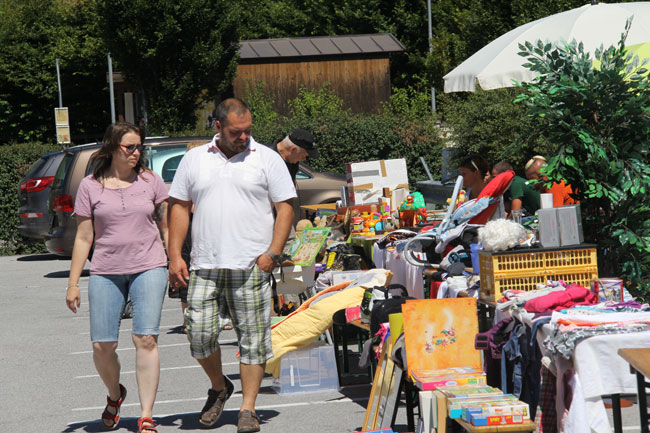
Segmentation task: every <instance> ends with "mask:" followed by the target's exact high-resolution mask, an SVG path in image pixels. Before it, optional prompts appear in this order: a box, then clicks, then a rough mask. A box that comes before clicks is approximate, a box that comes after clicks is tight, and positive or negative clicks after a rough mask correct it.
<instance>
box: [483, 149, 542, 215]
mask: <svg viewBox="0 0 650 433" xmlns="http://www.w3.org/2000/svg"><path fill="white" fill-rule="evenodd" d="M508 170H512V171H514V170H513V168H512V165H511V164H510V163H509V162H507V161H500V162H497V163H496V164H494V166H493V167H492V172H491V174H492V176H496V175H498V174H500V173H503V172H504V171H508ZM503 200H504V201H505V202H506V211H507V212H508V213H510V212H511V211H513V210H517V209H525V210H526V212H527V213H528V214H529V215H534V214H535V212H536V211H537V209H539V208H540V198H539V191H538V190H536V189H535V188H534V187H533V186H532V185H531V184H530V183H529V182H528V181H527V180H526V179H524V178H523V177H521V176H515V177H514V178H513V179H512V183H511V184H510V188H508V190H507V191H506V192H505V193H504V194H503ZM508 204H509V205H510V206H508Z"/></svg>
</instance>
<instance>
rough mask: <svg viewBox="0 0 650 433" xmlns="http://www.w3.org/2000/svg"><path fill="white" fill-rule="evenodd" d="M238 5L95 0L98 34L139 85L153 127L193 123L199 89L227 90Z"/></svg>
mask: <svg viewBox="0 0 650 433" xmlns="http://www.w3.org/2000/svg"><path fill="white" fill-rule="evenodd" d="M239 13H240V10H239V5H238V4H237V3H236V2H224V1H219V0H207V1H206V0H181V1H156V2H151V1H149V0H129V1H126V0H97V14H98V16H100V17H101V27H102V29H103V32H102V35H103V38H104V40H105V42H106V45H107V47H108V48H109V50H110V51H111V55H112V56H113V58H114V59H115V60H116V63H117V65H118V67H119V69H120V71H122V72H123V73H124V75H125V76H126V77H127V78H128V80H129V81H130V82H131V83H133V84H135V85H136V86H137V87H138V88H139V89H142V91H143V93H144V95H145V98H146V102H147V112H148V113H149V122H150V124H152V125H153V127H154V128H157V129H162V130H168V131H177V130H182V129H186V128H188V127H193V126H194V124H195V122H196V119H195V114H194V113H195V109H196V108H197V103H198V98H199V96H200V95H201V94H202V91H203V90H205V89H207V91H208V93H207V95H206V96H207V97H208V98H210V97H215V96H216V95H218V94H220V93H223V92H225V91H226V90H228V88H229V86H230V83H231V81H232V79H233V77H234V74H235V70H236V66H237V52H238V50H239V34H240V28H241V27H240V22H239Z"/></svg>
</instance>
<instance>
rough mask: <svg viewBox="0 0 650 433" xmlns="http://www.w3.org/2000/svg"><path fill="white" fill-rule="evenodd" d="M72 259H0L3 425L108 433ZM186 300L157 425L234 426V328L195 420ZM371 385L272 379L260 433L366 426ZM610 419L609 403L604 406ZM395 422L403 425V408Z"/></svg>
mask: <svg viewBox="0 0 650 433" xmlns="http://www.w3.org/2000/svg"><path fill="white" fill-rule="evenodd" d="M69 266H70V261H69V260H66V259H60V258H58V257H57V256H54V255H49V254H42V255H31V256H8V257H7V256H5V257H0V296H1V299H2V301H1V302H0V318H1V319H0V323H2V330H1V331H0V433H8V432H11V433H32V432H34V433H35V432H102V431H106V430H105V428H104V426H103V425H102V423H101V421H100V416H101V413H102V411H103V409H104V405H105V404H106V397H105V395H106V389H105V387H104V385H103V384H102V382H101V380H100V379H99V377H98V375H97V372H96V371H95V368H94V366H93V361H92V351H91V344H90V335H89V334H90V333H89V320H88V305H87V287H88V273H87V272H84V276H83V277H82V278H81V281H80V287H81V290H82V292H81V293H82V303H81V308H80V309H79V311H78V312H77V314H76V315H75V314H73V313H72V312H70V310H68V308H67V307H66V305H65V288H66V285H67V278H68V269H69ZM181 323H182V316H181V311H180V301H179V300H178V299H170V298H166V299H165V304H164V306H163V313H162V320H161V333H160V337H159V347H160V361H161V374H160V386H159V390H158V396H157V399H156V404H155V407H154V418H155V419H156V421H157V422H158V423H159V426H158V431H159V432H160V433H166V432H177V431H190V432H191V431H215V432H216V431H218V432H227V433H235V432H236V430H237V413H238V411H239V405H240V404H241V381H240V378H239V367H238V362H237V359H236V357H235V354H236V352H237V342H236V337H235V333H234V332H233V331H226V332H224V333H223V334H222V337H221V343H222V354H223V363H224V372H225V373H226V374H227V375H228V377H229V378H230V379H231V380H232V381H233V383H234V384H235V393H234V394H233V396H232V397H231V398H230V400H228V401H227V402H226V406H225V410H224V413H223V415H222V417H221V419H220V420H219V422H218V423H217V425H216V426H215V427H214V428H212V429H204V428H202V427H201V425H200V424H199V423H198V411H200V409H201V408H202V407H203V404H204V402H205V399H206V397H207V390H208V387H209V382H208V379H207V377H206V376H205V374H204V373H203V371H202V370H201V368H200V367H199V365H198V363H196V361H195V360H194V359H192V358H191V356H190V353H189V344H188V342H187V338H186V336H185V335H184V334H182V333H181V332H180V327H179V325H180V324H181ZM130 330H131V321H130V320H128V319H125V320H123V321H122V326H121V330H120V340H119V348H118V353H119V356H120V359H121V364H122V375H121V382H122V383H123V384H124V385H125V386H126V388H127V389H128V395H127V398H126V401H125V403H124V404H123V406H122V420H121V421H120V425H119V428H117V429H116V430H114V431H118V432H137V417H138V416H139V413H140V411H139V403H138V398H137V387H136V379H135V373H134V369H135V350H134V348H133V343H132V342H131V338H130ZM369 395H370V385H367V384H366V385H352V386H344V387H342V388H341V389H340V391H339V392H336V391H327V392H319V393H308V394H291V395H279V394H277V393H276V392H275V391H274V389H273V388H272V377H270V376H268V377H266V378H265V379H264V381H263V383H262V389H261V392H260V395H259V397H258V399H257V411H258V414H259V415H260V417H261V420H262V424H261V428H262V432H263V433H280V432H282V433H286V432H287V431H289V432H292V433H293V432H295V433H301V432H304V433H316V432H319V433H320V432H332V433H334V432H336V433H344V432H354V431H360V430H361V425H362V424H363V418H364V415H365V408H366V405H367V402H368V396H369ZM608 412H609V415H610V420H611V410H610V411H608ZM623 423H624V428H623V430H624V432H625V433H627V432H638V431H639V430H640V428H639V418H638V406H637V405H634V406H633V407H630V408H624V409H623ZM395 430H396V431H399V432H405V431H407V428H406V410H405V408H404V406H403V405H402V407H400V409H399V410H398V415H397V422H396V426H395Z"/></svg>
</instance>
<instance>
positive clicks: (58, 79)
mask: <svg viewBox="0 0 650 433" xmlns="http://www.w3.org/2000/svg"><path fill="white" fill-rule="evenodd" d="M56 82H57V83H58V85H59V108H62V107H63V94H62V93H61V72H60V71H59V59H56Z"/></svg>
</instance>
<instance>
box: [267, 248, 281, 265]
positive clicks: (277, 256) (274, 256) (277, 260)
mask: <svg viewBox="0 0 650 433" xmlns="http://www.w3.org/2000/svg"><path fill="white" fill-rule="evenodd" d="M265 254H266V255H267V256H269V257H270V258H271V259H273V262H274V263H280V257H281V256H280V254H273V253H272V252H271V251H269V250H266V253H265Z"/></svg>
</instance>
